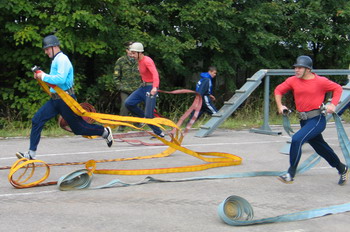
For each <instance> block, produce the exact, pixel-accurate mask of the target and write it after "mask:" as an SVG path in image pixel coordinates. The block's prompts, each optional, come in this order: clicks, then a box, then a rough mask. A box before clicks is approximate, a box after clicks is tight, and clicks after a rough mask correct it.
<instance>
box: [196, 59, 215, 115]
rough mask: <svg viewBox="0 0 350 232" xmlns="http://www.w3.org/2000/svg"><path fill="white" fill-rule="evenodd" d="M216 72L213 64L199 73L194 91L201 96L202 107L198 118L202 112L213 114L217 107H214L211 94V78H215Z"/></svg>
mask: <svg viewBox="0 0 350 232" xmlns="http://www.w3.org/2000/svg"><path fill="white" fill-rule="evenodd" d="M216 74H217V69H216V67H214V66H210V67H209V68H208V72H203V73H201V74H200V77H201V79H200V80H199V81H198V82H197V85H196V92H198V93H199V94H200V95H201V96H202V100H203V102H202V108H201V110H200V112H199V114H198V117H197V119H198V118H200V116H202V114H203V113H207V114H210V115H212V114H215V113H216V112H217V109H216V108H215V106H214V104H213V101H215V97H214V96H213V95H212V92H213V83H212V79H213V78H215V76H216Z"/></svg>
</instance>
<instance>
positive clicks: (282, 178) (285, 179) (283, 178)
mask: <svg viewBox="0 0 350 232" xmlns="http://www.w3.org/2000/svg"><path fill="white" fill-rule="evenodd" d="M278 179H279V180H280V181H282V182H283V183H285V184H293V181H294V178H293V177H292V176H291V175H290V174H289V173H288V172H287V173H286V174H284V175H282V176H279V177H278Z"/></svg>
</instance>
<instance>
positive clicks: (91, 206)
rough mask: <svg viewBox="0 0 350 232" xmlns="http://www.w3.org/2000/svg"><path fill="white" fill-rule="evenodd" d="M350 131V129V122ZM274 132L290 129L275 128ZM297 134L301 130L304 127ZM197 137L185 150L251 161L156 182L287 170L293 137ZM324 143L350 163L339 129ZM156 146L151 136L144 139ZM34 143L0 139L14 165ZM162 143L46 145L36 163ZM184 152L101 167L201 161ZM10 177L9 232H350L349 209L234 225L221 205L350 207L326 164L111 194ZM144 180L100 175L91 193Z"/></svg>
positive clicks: (274, 211) (348, 189) (1, 190)
mask: <svg viewBox="0 0 350 232" xmlns="http://www.w3.org/2000/svg"><path fill="white" fill-rule="evenodd" d="M345 128H346V131H347V132H350V125H345ZM272 129H273V130H276V131H282V129H281V128H280V127H277V126H276V127H275V126H272ZM297 129H298V127H297V126H296V127H295V130H297ZM195 132H196V131H191V132H190V133H189V134H188V135H187V136H186V137H185V140H184V142H183V146H185V147H187V148H190V149H192V150H195V151H218V152H228V153H232V154H235V155H238V156H240V157H242V159H243V163H242V164H241V165H238V166H231V167H222V168H214V169H209V170H205V171H200V172H188V173H174V174H161V175H153V176H154V177H156V178H160V179H179V178H187V177H202V176H211V175H224V174H231V173H237V172H250V171H284V170H286V169H287V168H288V156H286V155H283V154H280V153H279V151H280V149H281V148H282V147H283V146H284V145H285V143H286V141H287V140H288V139H289V137H288V136H286V135H285V133H283V135H282V136H270V135H262V134H255V133H250V132H249V130H240V131H233V130H222V129H221V130H217V131H216V132H214V134H213V135H211V136H210V137H205V138H197V137H194V134H195ZM324 137H325V140H326V141H327V142H329V144H330V145H331V147H332V148H334V150H335V151H336V152H337V153H338V155H339V156H340V158H341V159H342V160H344V158H343V156H342V154H341V151H340V147H339V144H338V141H337V135H336V129H335V125H334V124H333V123H329V124H328V126H327V129H326V131H325V132H324ZM144 139H145V140H147V138H144ZM28 143H29V139H28V138H12V139H0V147H1V151H0V167H5V166H11V165H12V164H13V162H15V160H16V158H15V153H16V151H25V150H27V148H28ZM164 149H165V147H162V146H158V147H156V146H152V147H145V146H133V145H129V144H126V143H121V142H116V143H115V144H114V146H113V147H112V148H108V147H107V146H106V144H105V142H104V140H102V139H94V140H88V139H85V138H82V137H80V136H73V137H64V138H42V140H41V143H40V145H39V149H38V153H37V158H38V159H40V160H44V161H45V162H47V163H61V162H70V161H72V162H73V161H82V162H83V161H87V160H90V159H96V160H101V159H113V158H121V157H135V156H144V155H150V154H155V153H158V152H160V151H162V150H164ZM303 150H304V152H303V157H302V160H304V159H306V158H307V157H309V155H311V154H313V153H314V152H313V150H312V149H311V148H310V146H309V145H305V146H304V148H303ZM201 163H202V162H201V161H200V160H198V159H195V158H193V157H191V156H189V155H186V154H183V153H181V152H175V153H174V154H173V155H171V156H170V157H167V158H159V159H149V160H134V161H123V162H112V163H100V164H98V168H99V169H102V168H116V169H138V168H162V167H175V166H184V165H193V164H201ZM82 168H83V166H82V165H78V166H58V167H51V174H50V177H49V178H48V180H47V181H57V180H58V179H59V178H60V177H61V176H63V175H65V174H68V173H70V172H73V171H75V170H77V169H82ZM7 175H8V170H0V202H1V210H0V212H1V213H0V214H1V215H0V223H1V224H0V227H1V229H2V230H3V231H37V232H40V231H84V232H89V231H120V232H123V231H142V232H148V231H167V232H171V231H174V232H175V231H176V232H177V231H186V232H187V231H195V232H196V231H201V232H211V231H220V232H226V231H227V232H228V231H236V232H237V231H238V232H240V231H249V232H255V231H270V232H292V231H293V232H308V231H310V232H311V231H337V232H343V231H344V232H345V231H348V230H349V229H348V227H349V225H350V212H347V213H341V214H336V215H329V216H325V217H320V218H316V219H311V220H305V221H297V222H287V223H274V224H266V225H253V226H246V227H234V228H233V227H232V226H229V225H227V224H225V223H224V222H222V221H221V219H220V218H219V216H218V214H217V208H218V205H219V204H220V203H221V202H222V201H223V200H225V199H226V198H227V197H228V196H230V195H237V196H240V197H243V198H245V199H246V200H248V201H249V202H250V204H251V205H252V207H253V208H254V211H255V219H261V218H266V217H272V216H278V215H282V214H288V213H293V212H299V211H303V210H310V209H316V208H322V207H327V206H331V205H338V204H344V203H349V202H350V195H349V193H350V183H348V184H347V185H345V186H342V187H341V186H338V185H337V182H338V178H339V175H338V174H337V171H336V170H335V169H332V168H330V166H329V165H328V164H327V163H326V162H325V161H324V160H322V161H321V162H320V163H319V164H318V165H317V166H316V167H315V168H313V169H311V170H310V171H308V172H306V173H304V174H300V175H297V176H296V179H295V182H294V184H291V185H286V184H283V183H281V182H280V181H278V180H277V179H276V177H248V178H232V179H218V180H204V181H193V182H180V183H153V184H146V185H138V186H132V187H115V188H109V189H103V190H80V191H59V190H58V188H57V187H56V186H45V187H35V188H28V189H15V188H13V187H12V186H11V185H10V184H9V182H8V180H7ZM144 178H145V176H112V175H94V179H93V182H92V186H99V185H102V184H106V183H107V182H109V181H110V180H113V179H120V180H122V181H125V182H130V183H132V182H138V181H140V180H143V179H144Z"/></svg>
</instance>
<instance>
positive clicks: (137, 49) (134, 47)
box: [129, 42, 143, 52]
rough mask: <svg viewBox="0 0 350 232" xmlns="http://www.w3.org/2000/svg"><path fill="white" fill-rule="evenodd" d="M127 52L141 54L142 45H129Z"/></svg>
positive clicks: (136, 43)
mask: <svg viewBox="0 0 350 232" xmlns="http://www.w3.org/2000/svg"><path fill="white" fill-rule="evenodd" d="M129 50H130V51H131V52H143V45H142V43H139V42H135V43H133V44H131V45H130V47H129Z"/></svg>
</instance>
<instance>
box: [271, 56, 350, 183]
mask: <svg viewBox="0 0 350 232" xmlns="http://www.w3.org/2000/svg"><path fill="white" fill-rule="evenodd" d="M311 69H312V59H311V58H310V57H309V56H299V57H298V58H297V61H296V63H295V64H294V71H295V75H294V76H292V77H289V78H287V79H286V80H285V81H284V82H283V83H282V84H280V85H278V86H277V87H276V89H275V100H276V104H277V108H278V112H279V113H280V114H282V112H283V111H284V110H288V108H287V107H286V106H284V105H283V104H282V96H283V95H284V94H285V93H287V92H288V91H293V95H294V100H295V105H296V109H297V111H298V112H299V116H300V117H299V118H300V125H301V128H300V130H299V131H298V132H296V133H295V134H294V135H293V137H292V143H291V147H290V152H289V156H290V157H289V161H290V167H289V169H288V172H287V173H286V174H284V175H282V176H279V180H281V181H282V182H284V183H287V184H291V183H293V181H294V176H295V174H296V170H297V166H298V163H299V161H300V157H301V152H302V151H301V148H302V145H303V144H304V143H305V142H308V143H309V144H310V145H311V146H312V148H313V149H315V151H316V152H317V154H319V155H320V156H321V157H323V158H324V159H325V160H326V161H327V162H328V163H329V164H330V165H331V166H332V167H334V168H336V169H337V170H338V172H339V175H340V179H339V182H338V184H339V185H344V184H345V183H346V182H347V179H348V176H349V169H348V166H346V165H345V164H343V163H342V162H341V161H340V160H339V158H338V156H337V155H336V154H335V153H334V151H333V149H332V148H331V147H330V146H329V145H328V144H327V143H326V141H324V139H323V137H322V134H321V133H322V132H323V131H324V130H325V128H326V117H325V115H324V114H322V112H321V109H320V106H321V104H322V103H323V100H324V97H325V94H326V92H333V98H332V101H331V103H330V104H328V105H327V106H326V112H327V113H334V110H335V107H336V105H337V104H338V102H339V99H340V96H341V93H342V88H341V86H340V85H338V84H337V83H335V82H333V81H331V80H329V79H327V78H326V77H322V76H318V75H317V74H315V73H313V72H311Z"/></svg>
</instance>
